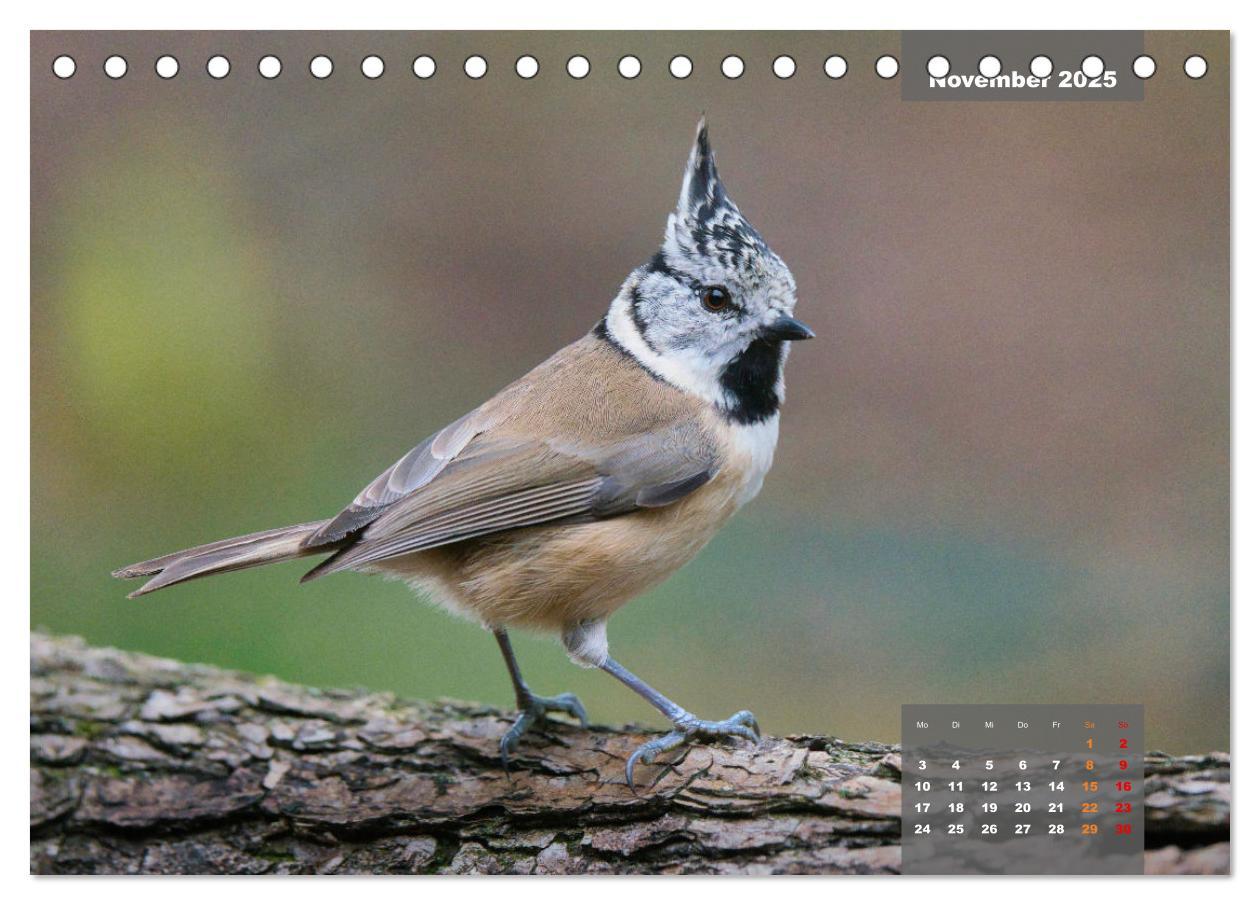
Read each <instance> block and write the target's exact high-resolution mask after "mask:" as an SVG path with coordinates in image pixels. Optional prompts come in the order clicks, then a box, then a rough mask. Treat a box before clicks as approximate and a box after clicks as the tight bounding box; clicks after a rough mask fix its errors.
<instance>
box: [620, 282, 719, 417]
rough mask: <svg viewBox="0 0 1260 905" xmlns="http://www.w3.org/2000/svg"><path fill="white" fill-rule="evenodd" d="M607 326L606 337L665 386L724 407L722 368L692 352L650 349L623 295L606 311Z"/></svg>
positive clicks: (709, 359) (686, 350)
mask: <svg viewBox="0 0 1260 905" xmlns="http://www.w3.org/2000/svg"><path fill="white" fill-rule="evenodd" d="M607 324H608V333H609V335H610V336H612V338H613V340H614V341H615V342H616V343H617V345H619V346H621V348H623V349H625V350H626V351H627V352H629V353H630V354H631V355H633V356H634V358H635V360H636V361H638V362H639V364H641V365H643V367H645V368H647V369H648V370H649V371H651V372H652V373H653V374H655V375H656V376H657V377H660V378H661V379H662V380H664V381H665V382H666V383H670V384H673V385H674V386H676V387H678V388H679V389H680V390H686V391H687V392H689V393H694V394H695V395H697V396H699V397H701V398H702V399H704V400H706V401H708V402H712V403H714V404H716V405H724V404H725V403H726V393H725V392H724V391H723V389H722V386H721V384H720V383H719V381H718V375H719V373H720V372H721V366H720V365H718V364H715V363H714V361H713V360H712V359H711V358H710V357H709V356H707V355H703V354H700V353H699V352H697V351H695V350H690V349H675V350H671V351H669V353H668V354H662V353H661V352H657V351H655V350H653V349H652V348H651V347H649V346H648V344H647V343H646V342H644V340H643V336H642V335H641V334H640V333H639V328H638V327H636V326H635V324H634V317H633V315H632V314H631V312H630V299H629V297H628V296H627V295H626V294H625V293H622V294H621V295H619V296H617V298H616V299H615V300H614V301H613V303H612V307H611V308H609V310H608V319H607Z"/></svg>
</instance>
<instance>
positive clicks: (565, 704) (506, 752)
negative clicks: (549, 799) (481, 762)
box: [499, 691, 587, 772]
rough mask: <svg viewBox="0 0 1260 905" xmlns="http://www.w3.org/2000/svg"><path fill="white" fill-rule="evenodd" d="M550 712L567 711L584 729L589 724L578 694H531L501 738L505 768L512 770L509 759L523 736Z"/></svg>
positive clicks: (500, 754) (501, 750)
mask: <svg viewBox="0 0 1260 905" xmlns="http://www.w3.org/2000/svg"><path fill="white" fill-rule="evenodd" d="M549 713H566V714H568V715H569V716H571V717H573V718H574V719H576V720H577V721H578V723H579V724H580V725H581V727H582V728H583V729H585V728H586V726H587V720H586V708H585V707H583V706H582V702H581V701H579V700H578V697H577V695H575V694H570V693H569V692H567V691H566V692H565V693H564V694H558V695H556V696H555V697H551V698H544V697H539V696H537V695H530V696H529V700H528V702H526V703H525V704H524V706H522V707H521V708H520V711H519V712H518V713H517V715H516V719H515V720H514V721H513V722H512V725H511V727H510V728H509V729H508V731H507V732H505V733H503V738H501V739H499V757H500V758H501V759H502V760H503V769H504V770H507V771H509V772H510V771H511V767H510V766H509V763H508V760H509V758H510V757H511V756H512V753H513V752H514V751H516V748H517V746H518V745H519V744H520V742H521V737H522V736H523V735H524V734H525V733H526V732H528V731H529V729H530V728H531V727H532V726H533V725H534V724H535V723H537V722H538V720H540V719H546V718H547V714H549Z"/></svg>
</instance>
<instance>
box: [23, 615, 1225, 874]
mask: <svg viewBox="0 0 1260 905" xmlns="http://www.w3.org/2000/svg"><path fill="white" fill-rule="evenodd" d="M507 722H508V717H507V716H506V715H504V714H502V713H500V712H499V711H496V710H492V709H488V708H483V707H476V706H471V705H466V704H456V703H441V702H440V703H436V704H422V703H413V702H404V701H400V700H399V699H397V698H395V697H394V696H392V695H389V694H368V693H363V692H346V691H326V690H324V691H321V690H315V689H309V688H301V687H297V686H294V685H290V684H285V683H282V682H279V681H277V680H275V679H269V678H258V677H254V676H247V675H243V674H240V673H234V672H227V671H224V670H220V669H215V668H212V667H207V666H199V665H190V664H184V663H177V662H174V661H171V660H163V659H158V658H154V657H148V656H143V655H139V654H130V653H122V652H119V651H116V650H110V649H96V648H90V647H88V646H86V645H85V644H83V642H81V641H79V640H77V639H73V638H60V637H51V636H47V635H43V634H38V633H37V634H34V635H33V636H32V640H31V870H32V872H35V873H362V872H408V873H412V872H414V873H557V874H574V873H740V874H748V873H752V874H761V873H776V872H782V873H872V872H878V873H896V872H897V871H898V869H899V865H900V849H899V847H898V832H899V824H900V790H899V779H900V755H899V753H898V749H897V748H896V747H895V746H888V745H881V744H874V743H864V744H852V743H847V742H842V741H840V740H838V739H834V738H826V737H818V736H789V737H788V738H782V739H778V738H768V739H765V740H763V742H762V743H761V744H760V746H758V748H757V749H756V750H755V751H754V750H753V749H752V748H751V747H750V746H747V745H740V746H732V747H701V748H696V749H693V750H692V751H690V752H689V753H687V754H686V756H685V757H684V758H683V759H682V760H681V761H679V762H677V763H676V764H674V765H672V766H665V767H653V768H648V769H646V770H645V771H644V772H643V773H642V782H643V786H642V787H641V788H640V789H639V790H638V791H637V792H636V791H632V790H630V789H629V788H627V787H626V785H625V781H624V779H623V778H622V769H623V765H624V763H625V758H626V756H627V755H628V754H629V753H630V752H631V751H632V750H633V749H634V748H635V747H636V746H637V745H639V744H640V743H641V742H643V741H644V739H645V738H646V736H645V734H644V733H643V732H642V731H639V730H636V729H618V730H613V729H606V728H596V729H592V730H589V731H584V730H581V729H578V728H576V727H573V726H569V725H564V724H560V723H552V724H550V725H549V726H548V727H547V728H546V730H545V731H544V732H542V733H534V734H531V735H530V736H529V737H528V738H527V739H526V741H525V743H524V744H523V745H522V748H521V751H520V753H519V756H518V758H517V761H516V769H515V770H514V771H513V772H512V773H511V774H510V775H507V774H505V773H504V771H503V769H502V767H501V766H500V764H499V760H498V751H497V739H498V738H499V736H500V735H501V734H502V732H503V731H504V729H505V728H506V726H507ZM1147 777H1148V778H1147V784H1146V791H1147V810H1146V815H1147V830H1146V833H1147V836H1146V838H1147V840H1148V846H1150V850H1149V851H1148V853H1147V869H1148V871H1151V872H1173V871H1179V872H1209V873H1217V872H1223V871H1227V870H1228V864H1229V844H1228V838H1229V800H1230V794H1229V793H1230V786H1229V757H1228V755H1222V754H1210V755H1204V756H1200V757H1188V758H1172V757H1168V756H1166V755H1162V754H1152V755H1149V756H1148V757H1147Z"/></svg>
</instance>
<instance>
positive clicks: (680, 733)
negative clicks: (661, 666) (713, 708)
mask: <svg viewBox="0 0 1260 905" xmlns="http://www.w3.org/2000/svg"><path fill="white" fill-rule="evenodd" d="M599 667H600V669H602V670H603V671H604V672H606V673H608V674H609V675H610V676H613V677H614V678H616V679H617V680H618V681H620V682H621V683H622V684H623V685H625V686H626V687H627V688H629V689H630V690H631V691H633V692H635V693H636V694H638V695H639V696H640V697H642V698H643V699H644V700H646V701H647V702H648V703H649V704H651V705H652V706H653V707H655V708H656V709H657V710H659V711H660V712H661V713H663V714H665V717H666V718H667V719H668V720H669V721H670V722H671V723H673V724H674V729H673V731H672V732H670V733H668V734H666V735H662V736H661V737H660V738H655V739H652V741H650V742H647V743H646V744H643V745H640V746H639V747H638V748H636V749H635V751H634V753H633V754H631V755H630V757H629V759H628V760H627V761H626V784H627V785H629V786H630V787H631V788H633V787H634V765H635V764H636V763H638V762H639V761H643V762H644V763H645V764H650V763H651V762H652V758H654V757H655V756H656V755H658V754H662V753H664V752H666V751H673V750H674V749H675V748H681V747H682V746H683V745H687V744H690V743H692V742H696V741H718V740H720V739H723V738H726V737H727V736H732V735H733V736H737V737H738V738H743V739H747V740H748V741H750V742H753V743H754V744H756V743H757V742H758V741H760V740H761V730H760V728H759V727H758V726H757V719H756V717H754V716H753V715H752V714H751V713H749V712H748V711H747V710H741V711H739V713H736V714H733V715H731V716H730V717H728V718H727V719H724V720H702V719H700V718H699V717H697V716H696V715H695V714H693V713H690V712H689V711H687V710H684V709H683V708H682V707H679V706H678V705H677V704H675V703H674V702H673V701H671V700H670V699H669V698H667V697H665V695H663V694H661V693H660V692H659V691H657V690H656V689H655V688H653V687H652V686H651V685H649V684H648V683H647V682H644V681H643V680H642V679H640V678H639V677H638V676H636V675H635V674H634V673H632V672H630V670H628V669H626V668H625V667H624V666H622V665H621V664H620V663H618V662H617V661H616V660H614V659H613V658H612V657H605V658H604V661H603V662H602V663H600V664H599Z"/></svg>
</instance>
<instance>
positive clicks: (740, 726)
mask: <svg viewBox="0 0 1260 905" xmlns="http://www.w3.org/2000/svg"><path fill="white" fill-rule="evenodd" d="M728 736H735V737H736V738H742V739H747V740H748V741H750V742H752V743H753V744H756V743H757V742H759V741H761V729H760V727H758V726H757V718H756V717H754V716H753V715H752V714H751V713H750V712H748V711H747V710H741V711H740V712H739V713H736V714H734V715H732V716H730V717H728V718H727V719H724V720H702V719H699V718H697V717H694V716H692V715H691V714H687V715H686V716H685V717H683V718H682V719H680V720H678V721H677V722H675V723H674V729H673V731H672V732H669V733H667V734H666V735H662V736H661V737H660V738H654V739H652V741H650V742H647V743H645V744H643V745H640V746H639V747H638V748H636V749H635V751H634V753H633V754H631V755H630V758H629V759H628V760H627V761H626V785H628V786H630V788H632V789H633V788H634V765H635V764H637V763H638V762H639V761H643V763H645V764H650V763H652V759H653V758H654V757H656V755H658V754H663V753H665V752H666V751H673V750H674V749H676V748H681V747H682V746H683V745H690V744H693V743H695V742H716V741H721V740H722V739H724V738H727V737H728Z"/></svg>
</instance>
